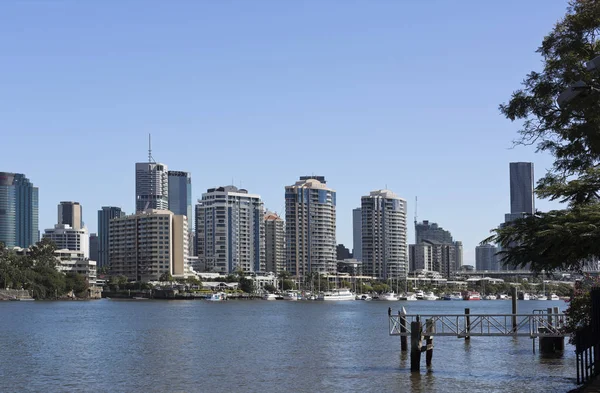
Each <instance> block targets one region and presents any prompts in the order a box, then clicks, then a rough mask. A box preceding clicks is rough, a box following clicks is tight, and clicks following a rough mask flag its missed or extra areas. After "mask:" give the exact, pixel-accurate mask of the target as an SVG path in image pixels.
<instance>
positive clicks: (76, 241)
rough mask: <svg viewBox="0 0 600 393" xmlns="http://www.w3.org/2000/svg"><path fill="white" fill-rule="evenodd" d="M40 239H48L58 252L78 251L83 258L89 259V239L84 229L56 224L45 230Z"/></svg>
mask: <svg viewBox="0 0 600 393" xmlns="http://www.w3.org/2000/svg"><path fill="white" fill-rule="evenodd" d="M42 238H48V239H50V240H52V242H54V244H56V249H58V250H70V251H79V252H81V253H82V254H83V256H84V257H85V258H89V257H90V237H89V233H88V230H87V228H86V227H83V228H80V229H74V228H71V226H70V225H67V224H56V225H54V228H50V229H46V230H45V231H44V234H43V235H42Z"/></svg>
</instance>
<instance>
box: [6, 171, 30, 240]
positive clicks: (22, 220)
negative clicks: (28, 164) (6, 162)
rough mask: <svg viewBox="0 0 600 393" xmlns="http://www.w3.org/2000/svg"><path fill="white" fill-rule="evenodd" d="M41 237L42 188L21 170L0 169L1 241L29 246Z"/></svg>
mask: <svg viewBox="0 0 600 393" xmlns="http://www.w3.org/2000/svg"><path fill="white" fill-rule="evenodd" d="M38 240H39V227H38V188H37V187H34V186H33V184H32V183H31V181H29V179H28V178H26V177H25V175H23V174H21V173H10V172H0V242H2V243H4V245H5V246H6V247H10V248H12V247H22V248H27V247H29V246H32V245H34V244H35V243H37V242H38Z"/></svg>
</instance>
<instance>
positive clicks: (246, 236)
mask: <svg viewBox="0 0 600 393" xmlns="http://www.w3.org/2000/svg"><path fill="white" fill-rule="evenodd" d="M196 247H197V249H196V253H197V255H198V263H199V264H200V265H203V266H205V268H206V269H207V270H209V271H213V272H221V273H233V272H235V271H237V270H239V269H241V270H242V271H244V272H262V271H264V270H265V221H264V207H263V202H262V200H261V199H260V196H259V195H256V194H249V193H248V191H247V190H244V189H238V188H237V187H235V186H225V187H217V188H211V189H208V190H207V192H206V193H204V194H202V200H199V201H198V204H197V205H196Z"/></svg>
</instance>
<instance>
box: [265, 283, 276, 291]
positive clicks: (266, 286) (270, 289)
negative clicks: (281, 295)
mask: <svg viewBox="0 0 600 393" xmlns="http://www.w3.org/2000/svg"><path fill="white" fill-rule="evenodd" d="M264 289H265V291H267V292H269V293H274V292H277V288H275V285H271V284H265V286H264Z"/></svg>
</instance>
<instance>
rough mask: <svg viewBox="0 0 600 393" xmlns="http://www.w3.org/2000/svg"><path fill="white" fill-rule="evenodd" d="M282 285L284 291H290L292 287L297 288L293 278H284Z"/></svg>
mask: <svg viewBox="0 0 600 393" xmlns="http://www.w3.org/2000/svg"><path fill="white" fill-rule="evenodd" d="M282 287H283V290H284V291H289V290H291V289H296V284H294V281H293V280H283V281H282Z"/></svg>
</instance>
